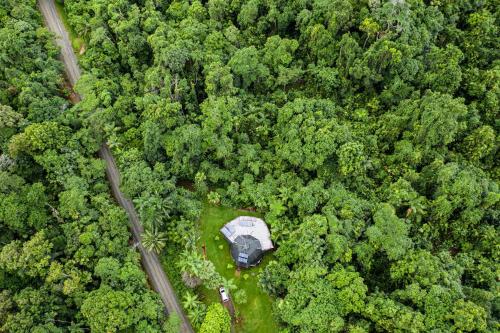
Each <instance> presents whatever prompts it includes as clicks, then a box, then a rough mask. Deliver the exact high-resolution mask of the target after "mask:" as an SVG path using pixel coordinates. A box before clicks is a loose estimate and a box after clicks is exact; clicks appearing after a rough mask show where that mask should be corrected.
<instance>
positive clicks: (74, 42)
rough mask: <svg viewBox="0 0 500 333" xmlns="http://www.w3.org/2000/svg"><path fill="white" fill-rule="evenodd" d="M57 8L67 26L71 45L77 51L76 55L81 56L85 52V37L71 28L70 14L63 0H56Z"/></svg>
mask: <svg viewBox="0 0 500 333" xmlns="http://www.w3.org/2000/svg"><path fill="white" fill-rule="evenodd" d="M55 4H56V9H57V13H58V14H59V16H60V17H61V19H62V21H63V24H64V26H65V27H66V30H67V31H68V35H69V39H70V40H71V46H72V47H73V50H74V51H75V54H76V56H77V57H78V56H80V55H81V54H82V52H85V42H84V41H83V38H80V37H78V35H77V34H76V32H75V31H74V30H73V28H71V25H70V24H69V23H68V14H67V13H66V11H65V10H64V5H63V4H62V2H61V0H56V1H55Z"/></svg>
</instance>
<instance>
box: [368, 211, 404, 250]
mask: <svg viewBox="0 0 500 333" xmlns="http://www.w3.org/2000/svg"><path fill="white" fill-rule="evenodd" d="M373 221H374V225H372V226H370V227H369V228H368V229H367V230H366V235H367V236H368V240H369V243H370V245H371V246H373V247H374V248H375V249H377V250H383V251H384V252H385V253H387V257H388V258H389V259H391V260H394V259H399V258H401V257H402V256H403V255H404V254H405V253H406V251H407V250H408V249H409V248H410V247H411V245H412V241H411V239H410V238H408V229H409V226H408V225H407V224H406V222H405V221H404V220H402V219H400V218H398V217H397V216H396V215H395V212H394V208H392V207H391V206H390V205H387V204H384V205H382V206H381V207H380V208H379V209H377V211H376V212H375V214H373Z"/></svg>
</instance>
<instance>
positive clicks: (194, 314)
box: [187, 303, 207, 328]
mask: <svg viewBox="0 0 500 333" xmlns="http://www.w3.org/2000/svg"><path fill="white" fill-rule="evenodd" d="M206 313H207V307H206V306H205V304H203V303H200V304H199V305H198V306H197V307H195V308H192V309H190V310H188V314H187V316H188V318H189V320H190V321H191V323H192V324H193V326H195V327H196V328H198V327H199V326H200V325H201V323H202V322H203V319H204V318H205V315H206Z"/></svg>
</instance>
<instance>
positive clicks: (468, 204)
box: [0, 0, 500, 332]
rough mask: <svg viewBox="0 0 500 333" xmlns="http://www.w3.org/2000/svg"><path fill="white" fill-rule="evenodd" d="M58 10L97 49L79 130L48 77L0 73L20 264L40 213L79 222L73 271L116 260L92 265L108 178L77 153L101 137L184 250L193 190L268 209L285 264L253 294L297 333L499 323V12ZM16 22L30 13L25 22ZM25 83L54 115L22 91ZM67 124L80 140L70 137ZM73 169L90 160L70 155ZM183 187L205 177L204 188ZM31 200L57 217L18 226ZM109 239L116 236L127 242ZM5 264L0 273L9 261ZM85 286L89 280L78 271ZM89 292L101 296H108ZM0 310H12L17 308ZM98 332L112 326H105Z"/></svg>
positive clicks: (220, 5)
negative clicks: (60, 116) (271, 304)
mask: <svg viewBox="0 0 500 333" xmlns="http://www.w3.org/2000/svg"><path fill="white" fill-rule="evenodd" d="M65 6H66V10H67V11H68V14H69V21H70V24H72V25H73V27H74V28H75V31H76V32H77V33H78V34H79V35H81V36H82V37H83V38H85V40H86V41H87V44H88V49H87V51H86V52H85V54H84V55H83V56H82V59H81V63H82V65H83V67H84V68H85V69H86V70H87V74H86V75H84V77H82V80H81V81H80V82H79V86H78V89H79V90H80V91H81V92H82V93H83V94H84V95H85V96H86V98H85V100H84V101H83V102H81V103H80V104H78V105H77V106H76V107H74V108H73V109H72V110H75V111H72V112H74V113H75V114H76V113H77V114H78V116H76V115H73V116H69V117H73V118H76V119H72V120H71V121H68V120H67V119H66V120H65V121H62V122H58V121H54V119H55V118H57V112H59V111H58V110H63V109H64V108H65V106H64V103H61V99H59V98H56V97H54V96H57V94H53V92H54V91H53V90H50V89H53V88H54V87H56V88H57V82H60V81H58V80H59V78H58V75H55V78H54V75H53V74H51V75H52V76H50V75H49V73H46V74H44V75H39V76H35V78H36V80H35V79H33V80H21V82H25V81H29V82H30V84H27V85H21V86H20V87H21V88H19V87H17V86H14V88H16V89H13V88H12V82H11V81H12V80H13V79H12V77H14V76H10V75H11V72H9V71H3V72H1V73H2V74H1V75H3V76H0V80H1V82H7V83H4V84H2V86H1V87H2V89H1V92H0V104H3V105H5V106H2V107H1V109H0V110H2V114H1V115H0V125H2V126H1V127H2V128H0V144H1V145H2V147H5V148H7V147H9V148H10V151H11V155H9V156H8V158H6V157H4V158H3V160H1V161H0V163H1V164H0V165H2V166H3V165H5V166H6V167H3V168H6V169H2V170H4V171H6V172H11V171H9V170H11V169H12V168H14V169H13V170H16V172H17V173H19V176H21V179H19V176H12V175H7V176H3V174H0V177H6V179H7V180H6V182H5V183H6V184H8V185H1V186H4V187H5V189H4V188H3V187H2V188H0V190H1V191H0V193H1V195H2V200H3V201H1V202H0V204H1V205H2V206H0V207H2V208H3V207H6V208H5V209H9V211H11V212H12V213H11V214H3V215H1V212H0V216H2V218H4V217H3V216H7V215H8V217H5V221H6V222H4V223H5V225H6V226H7V227H8V232H7V233H6V235H2V236H0V237H4V238H5V239H7V240H9V242H5V244H7V243H9V245H6V247H7V250H9V249H11V250H12V249H14V248H15V249H18V250H19V251H18V252H19V253H21V254H22V253H24V250H23V247H22V245H21V244H19V243H17V241H15V242H14V243H11V242H10V240H11V239H14V238H15V237H17V238H16V239H18V238H19V237H20V236H23V237H24V238H23V242H24V241H28V242H30V241H29V239H31V238H32V237H34V236H35V235H37V236H38V237H40V236H39V234H38V233H39V232H43V230H44V229H47V228H46V226H47V225H48V224H50V225H52V224H53V222H52V221H49V222H43V223H40V222H38V220H39V219H38V218H37V217H38V216H53V217H48V219H56V220H57V219H64V220H65V221H66V220H71V221H73V222H72V223H75V224H76V225H75V226H72V227H64V229H65V233H64V235H65V236H64V237H67V238H68V239H70V240H72V242H74V243H75V244H73V245H72V246H71V247H69V249H70V250H66V251H69V253H72V254H75V257H76V258H78V260H79V261H78V263H79V265H84V266H85V267H89V268H90V267H94V265H96V264H97V262H99V259H100V258H101V257H112V256H114V255H113V253H108V252H106V251H104V250H101V252H99V254H98V255H96V254H95V253H96V252H95V251H97V248H96V244H94V243H96V242H98V240H97V239H96V237H95V236H94V235H96V234H101V233H102V232H103V230H106V229H105V225H104V224H103V223H96V222H95V221H96V219H97V221H99V220H100V218H96V215H98V213H97V212H102V211H103V210H104V209H106V207H109V206H107V204H105V202H106V200H107V198H106V195H105V193H104V190H103V188H105V186H104V185H103V184H102V165H99V163H97V162H95V161H93V160H90V159H88V155H86V154H88V153H92V152H93V151H95V149H96V142H97V143H98V142H99V140H100V138H106V140H107V141H108V142H109V143H110V145H112V147H113V149H114V152H115V153H116V155H117V156H118V157H119V164H120V167H121V169H122V170H123V189H124V190H125V191H126V192H127V194H128V195H129V196H131V197H132V198H133V199H134V203H135V204H136V205H137V207H138V210H139V213H140V214H141V218H142V219H143V221H144V223H145V226H146V227H147V228H149V229H150V230H151V231H158V232H167V238H168V239H169V240H170V241H172V242H173V243H174V244H175V245H173V246H174V247H178V248H179V249H178V250H179V251H180V250H181V249H182V248H183V247H184V246H186V244H190V242H191V244H192V239H190V237H186V236H185V235H186V234H189V233H190V232H192V230H193V228H194V226H196V224H195V221H196V219H197V217H198V215H199V211H200V210H199V207H200V206H199V203H198V202H197V199H196V196H198V199H199V198H203V199H206V195H207V194H208V193H211V194H210V197H211V198H219V199H220V202H221V203H222V204H229V205H233V206H240V207H255V208H257V209H259V210H261V211H262V212H263V213H265V214H266V221H267V222H268V223H269V225H270V227H271V229H272V234H273V237H274V240H275V243H276V245H277V248H278V249H277V251H276V261H275V262H272V263H271V264H269V265H268V266H267V267H266V268H265V269H264V271H263V273H262V275H261V277H260V281H261V283H262V286H263V288H264V289H265V290H266V291H268V292H269V293H270V294H272V295H273V296H275V297H276V301H275V303H276V307H275V314H276V316H277V318H278V320H279V322H280V323H281V324H282V325H283V326H284V327H285V329H287V330H288V331H290V332H335V331H339V332H343V331H352V332H367V331H403V330H411V331H414V332H430V331H436V332H437V331H442V332H448V331H461V332H472V331H478V332H481V331H491V332H493V331H495V330H497V329H498V325H499V324H498V313H499V309H498V306H497V305H496V304H497V303H498V299H497V298H498V297H497V296H496V295H497V286H496V284H497V278H498V277H497V275H498V260H499V252H498V238H499V236H498V220H499V218H500V217H499V201H500V193H499V188H498V176H499V169H498V162H497V160H498V137H497V131H498V120H497V119H498V110H499V109H500V108H499V105H500V104H499V98H500V90H499V86H498V80H499V78H500V71H499V62H498V57H499V51H498V50H499V47H498V46H499V43H500V40H499V37H498V36H499V33H498V16H499V12H498V10H499V6H498V3H497V2H496V1H468V0H463V1H444V0H440V1H420V0H406V1H378V0H370V1H353V0H335V1H332V0H315V1H309V0H308V1H306V0H280V1H262V0H241V1H236V0H234V1H233V0H209V1H196V0H194V1H188V0H178V1H152V0H145V1H127V0H120V1H108V2H102V1H97V0H66V1H65ZM20 12H22V13H23V15H24V16H27V17H31V16H36V13H35V12H34V10H33V9H32V8H31V7H30V8H26V10H23V11H20ZM3 16H6V15H3ZM6 17H10V18H8V20H9V22H10V20H14V19H13V18H12V17H14V15H11V16H8V15H7V16H6ZM2 22H4V21H2ZM5 22H6V21H5ZM2 24H4V23H2ZM4 26H5V27H6V28H5V29H6V30H5V31H3V32H2V33H0V39H2V38H3V39H5V40H8V38H10V37H9V36H11V35H12V31H11V30H13V29H14V30H15V29H18V30H15V31H18V32H19V31H21V32H22V31H24V32H23V34H25V35H26V37H25V38H26V39H27V40H33V38H34V36H38V37H37V38H39V39H40V40H42V41H45V44H43V45H45V47H46V51H45V52H47V53H48V54H50V55H53V54H55V49H54V48H53V45H52V44H51V43H49V42H48V41H49V39H48V37H47V34H46V33H43V31H42V32H39V34H33V32H31V33H26V31H29V29H28V30H23V29H22V26H21V27H20V26H19V25H15V24H10V25H7V24H4ZM7 26H8V27H7ZM18 35H19V33H18ZM23 36H24V35H23ZM3 39H2V40H3ZM23 40H24V39H23ZM12 43H13V44H15V43H14V42H12ZM16 47H17V48H22V45H17V44H16V45H15V46H13V49H11V50H8V51H5V56H4V57H3V58H1V60H0V62H2V64H5V65H4V66H5V68H11V67H12V66H11V65H10V62H12V61H13V60H12V59H14V58H15V57H13V56H12V54H16V53H11V52H15V50H16ZM37 47H38V46H37ZM36 52H39V51H37V48H36V47H34V48H33V49H32V50H30V52H28V53H26V56H32V55H33V53H34V54H37V53H36ZM33 58H35V57H33ZM48 58H50V57H48ZM48 58H47V57H42V59H48ZM30 59H32V58H30ZM9 61H10V62H9ZM27 63H28V64H25V65H23V66H33V63H35V62H34V61H27ZM49 63H52V61H50V62H49ZM52 67H53V68H54V71H55V73H58V72H57V71H58V70H60V68H59V67H58V65H52ZM0 68H4V67H0ZM14 68H22V67H16V66H14ZM41 68H51V66H48V65H45V66H42V67H41ZM2 70H3V69H2ZM25 72H26V73H28V72H30V71H29V68H28V69H26V70H25ZM32 81H34V82H38V83H39V82H42V83H40V84H34V83H33V84H31V82H32ZM40 85H41V87H40ZM25 86H26V87H27V88H25V89H28V88H29V89H31V90H33V91H36V93H37V94H38V95H37V96H39V95H40V94H41V95H42V96H44V94H46V95H48V96H50V97H48V98H47V99H49V101H47V102H44V103H43V104H40V103H36V102H35V101H33V100H32V99H30V98H28V95H29V94H27V93H24V94H21V93H19V91H21V90H22V88H24V87H25ZM42 88H43V89H42ZM38 89H39V90H38ZM47 89H48V92H46V90H47ZM31 90H29V91H31ZM56 90H57V89H56ZM26 91H28V90H26ZM39 100H40V98H38V99H37V101H39ZM7 105H8V107H6V106H7ZM40 105H43V107H40ZM44 112H47V113H49V114H50V116H43V115H44V114H45V113H44ZM33 121H36V123H31V122H33ZM75 124H79V125H81V126H82V128H81V129H79V130H78V131H77V133H74V128H73V127H72V126H73V125H75ZM20 131H21V132H22V133H21V134H17V135H15V134H16V133H18V132H20ZM13 135H14V137H13V138H11V137H12V136H13ZM37 138H43V139H42V141H41V142H40V141H39V140H37ZM66 147H70V148H71V149H73V150H72V151H75V150H76V151H84V152H85V153H80V154H76V153H70V152H68V149H66ZM81 155H83V156H87V157H84V158H83V160H82V159H81V158H80V161H79V159H78V158H79V157H80V156H81ZM13 157H15V160H13V159H12V158H13ZM25 161H29V162H30V163H33V161H36V167H35V166H34V167H33V168H32V170H33V171H32V172H27V170H26V168H23V167H21V166H20V163H21V162H25ZM75 161H79V162H75ZM85 161H87V162H85ZM29 165H31V164H29ZM9 168H10V169H9ZM26 175H30V177H27V179H25V180H23V179H22V178H26V177H25V176H26ZM37 177H38V178H37ZM39 177H45V178H39ZM44 179H47V181H44ZM176 183H177V184H183V185H185V186H187V187H189V186H190V184H191V183H194V184H195V185H194V188H195V190H196V192H193V193H189V192H188V191H187V190H185V189H180V188H178V187H177V186H176V185H177V184H176ZM1 184H4V183H3V182H1ZM9 184H10V185H9ZM9 186H11V187H16V188H19V189H20V190H19V191H16V192H15V193H12V190H9V188H10V187H9ZM55 189H57V191H56V190H55ZM33 193H35V194H36V195H37V196H38V195H40V196H41V198H42V199H41V200H40V201H41V202H43V201H46V202H47V203H49V204H50V205H51V206H52V207H53V208H54V209H55V211H56V212H57V214H55V213H54V211H53V210H52V209H50V210H48V209H47V208H44V207H45V206H44V204H42V203H41V202H37V204H36V205H35V206H34V207H35V208H34V209H33V210H30V211H28V210H27V209H26V206H27V205H29V204H30V203H31V202H33V200H32V197H30V194H31V195H32V194H33ZM53 193H57V195H54V194H53ZM3 198H5V199H3ZM218 201H219V200H218ZM56 203H57V204H56ZM55 204H56V205H55ZM49 207H50V206H49ZM111 211H113V210H111ZM54 214H55V215H54ZM32 215H33V216H32ZM119 215H120V214H119V213H118V212H115V213H114V215H113V216H114V218H113V219H114V220H117V221H119V220H120V219H121V218H123V216H119ZM12 216H19V218H20V219H22V220H23V221H26V222H22V223H21V222H19V220H16V219H12V218H10V217H12ZM9 218H10V219H9ZM101 219H102V218H101ZM76 220H84V221H86V222H85V224H84V225H79V224H78V223H77V222H76ZM2 222H3V220H2ZM82 223H83V222H82ZM87 223H88V224H90V225H94V224H96V225H95V226H93V227H89V226H87ZM26 225H29V228H28V227H27V226H26ZM110 225H111V230H113V231H115V232H116V233H115V234H114V235H115V236H116V237H118V236H117V235H118V234H119V232H120V229H119V228H118V227H117V226H115V225H114V224H113V223H110ZM27 228H28V229H29V230H32V229H30V228H34V230H33V232H32V234H29V235H27V234H26V232H27ZM61 228H62V227H61ZM49 229H50V228H49ZM111 230H110V231H109V233H110V234H113V233H112V231H111ZM186 231H188V232H186ZM55 234H57V232H54V231H51V230H47V232H44V233H43V235H45V236H44V237H47V240H50V242H51V244H52V246H53V249H54V251H56V252H57V251H60V250H62V249H63V248H64V245H62V244H64V243H65V240H64V239H60V237H55V236H54V235H55ZM81 234H83V236H82V235H81ZM118 239H120V241H116V243H114V242H112V241H110V242H112V243H113V244H115V247H113V249H116V251H118V252H119V253H121V256H123V255H124V253H123V252H120V251H123V247H122V246H125V245H124V242H125V238H123V239H122V238H120V237H118ZM18 241H19V240H18ZM80 243H81V244H82V246H78V245H77V244H80ZM100 248H101V249H102V247H100ZM7 250H5V251H7ZM16 251H17V250H16ZM111 252H112V251H111ZM6 253H7V252H6ZM43 254H44V253H43V252H42V253H39V255H43ZM19 255H20V254H19ZM7 257H9V259H10V260H7V261H5V264H4V265H5V267H7V266H9V267H15V266H16V265H18V264H19V262H18V261H16V260H15V257H13V258H10V256H7ZM41 262H43V261H41ZM42 266H43V265H42ZM98 266H99V267H100V269H99V272H100V273H99V274H104V275H102V276H103V279H110V277H109V276H112V275H113V274H111V273H109V274H108V273H106V274H105V273H104V272H102V270H101V268H102V267H101V266H102V264H101V265H98ZM110 266H113V267H114V266H116V265H110ZM40 269H41V270H42V271H43V269H44V267H42V268H40ZM53 269H56V267H54V268H53ZM66 270H67V271H68V272H70V271H71V268H70V267H68V268H66ZM27 273H28V272H26V274H27ZM5 274H7V275H8V274H13V273H12V272H11V271H8V272H6V273H5ZM5 274H4V275H5ZM23 274H24V272H23ZM30 274H35V275H37V274H40V272H39V270H37V269H35V271H34V272H30ZM65 274H66V273H65ZM0 276H1V275H0ZM75 276H77V277H78V279H79V280H78V281H81V282H79V283H80V284H84V285H86V286H88V285H89V284H90V283H87V282H85V281H90V280H91V279H90V278H89V277H87V276H85V274H80V275H75ZM104 276H106V278H104ZM0 281H1V280H0ZM78 281H77V278H76V277H72V282H73V284H74V285H75V286H74V289H73V290H82V289H85V288H87V290H89V288H90V287H85V288H83V287H81V286H80V285H79V284H78V283H77V282H78ZM73 284H70V282H68V287H67V288H70V287H71V286H73ZM108 284H109V285H111V284H110V283H108ZM97 290H99V291H96V292H93V294H92V295H93V297H96V298H97V299H106V297H113V295H114V294H116V293H117V292H118V291H116V290H113V291H110V290H108V289H104V288H103V287H101V288H98V289H97ZM1 295H2V297H1V298H0V299H7V300H6V301H4V302H3V303H2V304H5V305H4V307H5V308H8V309H11V308H12V307H14V306H17V305H15V304H17V303H16V300H13V299H11V298H10V297H11V296H9V295H7V294H1ZM129 296H130V297H129ZM78 297H83V296H81V295H80V296H78ZM131 297H132V296H131V295H124V299H129V298H130V302H128V303H127V306H129V305H130V304H139V301H138V300H137V299H135V298H134V299H132V298H131ZM49 299H50V298H49ZM79 300H81V299H79ZM44 301H45V300H44ZM78 304H81V302H79V303H78ZM111 304H112V303H111ZM33 306H35V305H33ZM48 308H49V309H50V307H48ZM0 309H3V308H0ZM116 309H120V307H114V308H113V309H111V310H116ZM88 310H89V309H88ZM9 311H10V310H9ZM33 311H35V310H33ZM132 312H133V311H132ZM19 313H24V312H23V311H21V312H19ZM87 314H91V313H90V312H87ZM4 317H5V316H3V315H2V312H0V320H1V319H2V318H4ZM131 317H133V316H131ZM150 318H152V317H150ZM96 319H99V320H101V321H102V322H103V323H102V325H105V323H104V322H106V320H105V319H106V318H98V317H96ZM127 320H130V321H129V322H126V323H128V324H130V325H134V323H136V321H135V319H132V318H127ZM9 322H10V321H9ZM44 324H46V325H48V324H47V323H44ZM121 324H124V325H125V323H120V325H121ZM9 325H10V324H9ZM95 325H97V322H96V323H95ZM113 325H114V324H113ZM8 327H10V326H8ZM95 327H96V329H97V326H95ZM116 327H117V326H116ZM47 329H48V328H47ZM99 329H100V328H99Z"/></svg>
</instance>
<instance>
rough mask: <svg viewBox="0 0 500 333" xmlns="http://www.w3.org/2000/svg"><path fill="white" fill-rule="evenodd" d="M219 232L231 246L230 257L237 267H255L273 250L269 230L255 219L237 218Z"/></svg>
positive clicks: (249, 217) (260, 221)
mask: <svg viewBox="0 0 500 333" xmlns="http://www.w3.org/2000/svg"><path fill="white" fill-rule="evenodd" d="M220 232H221V233H222V234H223V235H224V238H225V239H226V240H227V241H228V242H229V243H230V244H231V256H232V257H233V260H234V261H235V263H236V265H237V266H238V267H244V268H248V267H252V266H255V265H257V264H258V263H259V262H260V261H261V260H262V257H263V256H264V253H265V252H266V251H269V250H271V249H273V243H272V241H271V233H270V232H269V228H268V227H267V225H266V223H265V222H264V221H263V220H262V219H259V218H257V217H252V216H239V217H237V218H235V219H234V220H232V221H230V222H228V223H227V224H226V225H224V226H223V227H222V228H221V229H220Z"/></svg>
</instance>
